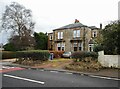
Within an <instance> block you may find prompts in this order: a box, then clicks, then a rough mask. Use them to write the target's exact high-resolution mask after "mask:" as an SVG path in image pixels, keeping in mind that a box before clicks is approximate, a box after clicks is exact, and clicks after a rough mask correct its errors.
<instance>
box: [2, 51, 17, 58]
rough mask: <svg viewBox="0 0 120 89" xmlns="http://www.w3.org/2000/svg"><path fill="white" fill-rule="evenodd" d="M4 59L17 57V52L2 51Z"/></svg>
mask: <svg viewBox="0 0 120 89" xmlns="http://www.w3.org/2000/svg"><path fill="white" fill-rule="evenodd" d="M0 53H2V59H11V58H16V52H12V51H2V52H0Z"/></svg>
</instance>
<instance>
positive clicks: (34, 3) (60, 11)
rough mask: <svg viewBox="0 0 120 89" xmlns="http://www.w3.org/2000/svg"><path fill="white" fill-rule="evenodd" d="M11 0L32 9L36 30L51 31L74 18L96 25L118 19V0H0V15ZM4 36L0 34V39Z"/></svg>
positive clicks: (71, 21)
mask: <svg viewBox="0 0 120 89" xmlns="http://www.w3.org/2000/svg"><path fill="white" fill-rule="evenodd" d="M13 1H14V2H18V3H20V4H22V5H24V6H25V7H26V8H28V9H31V10H32V13H33V20H34V21H35V22H36V26H35V29H34V30H35V31H36V32H52V30H53V29H55V28H59V27H61V26H64V25H67V24H71V23H73V22H74V20H75V19H78V20H79V21H80V22H81V23H83V24H85V25H88V26H96V27H99V24H100V23H102V24H103V26H105V25H106V24H107V23H108V22H109V21H113V20H117V19H118V1H119V0H1V1H0V17H1V15H2V13H3V12H4V10H5V6H6V5H8V4H10V3H11V2H13ZM0 37H1V34H0ZM5 38H6V37H5V36H4V37H3V36H2V39H5ZM4 41H6V40H4ZM0 43H1V40H0Z"/></svg>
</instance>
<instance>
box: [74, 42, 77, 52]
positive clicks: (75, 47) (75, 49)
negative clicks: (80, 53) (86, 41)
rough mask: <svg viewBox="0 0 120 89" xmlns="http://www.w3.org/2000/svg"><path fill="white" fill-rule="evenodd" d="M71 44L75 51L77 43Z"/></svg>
mask: <svg viewBox="0 0 120 89" xmlns="http://www.w3.org/2000/svg"><path fill="white" fill-rule="evenodd" d="M73 46H74V51H77V43H76V42H75V43H74V44H73Z"/></svg>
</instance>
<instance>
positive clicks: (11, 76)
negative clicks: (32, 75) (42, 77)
mask: <svg viewBox="0 0 120 89" xmlns="http://www.w3.org/2000/svg"><path fill="white" fill-rule="evenodd" d="M3 76H5V77H10V78H15V79H20V80H26V81H30V82H35V83H40V84H45V82H41V81H36V80H32V79H27V78H22V77H17V76H13V75H7V74H4V75H3Z"/></svg>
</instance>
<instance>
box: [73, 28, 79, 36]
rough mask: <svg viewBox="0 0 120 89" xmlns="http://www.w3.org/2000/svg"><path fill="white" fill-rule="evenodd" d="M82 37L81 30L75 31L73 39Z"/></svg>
mask: <svg viewBox="0 0 120 89" xmlns="http://www.w3.org/2000/svg"><path fill="white" fill-rule="evenodd" d="M76 37H80V30H74V31H73V38H76Z"/></svg>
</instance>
